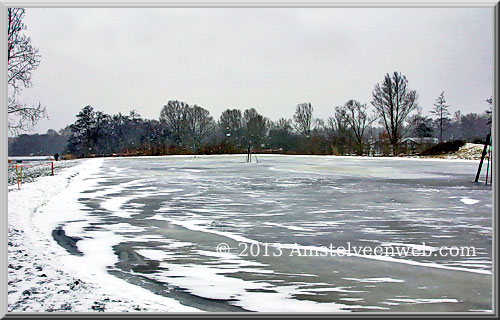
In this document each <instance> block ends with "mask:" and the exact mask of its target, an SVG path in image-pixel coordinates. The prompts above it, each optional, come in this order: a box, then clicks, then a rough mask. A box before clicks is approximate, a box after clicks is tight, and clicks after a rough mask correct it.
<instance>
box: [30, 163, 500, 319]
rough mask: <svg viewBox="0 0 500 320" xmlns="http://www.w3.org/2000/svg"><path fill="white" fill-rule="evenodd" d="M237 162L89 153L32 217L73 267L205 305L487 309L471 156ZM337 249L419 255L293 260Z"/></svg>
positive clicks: (486, 229) (483, 236)
mask: <svg viewBox="0 0 500 320" xmlns="http://www.w3.org/2000/svg"><path fill="white" fill-rule="evenodd" d="M245 158H246V156H245V155H237V156H198V157H196V158H194V157H193V156H172V157H143V158H114V159H98V160H96V161H97V163H98V164H99V165H98V166H96V167H95V168H94V170H90V171H88V172H86V173H84V174H86V179H85V180H84V183H81V184H79V185H70V186H69V187H68V189H67V190H66V191H65V193H64V194H63V195H61V198H60V199H56V201H53V202H52V203H49V204H48V205H47V206H45V207H44V208H43V212H42V214H38V215H36V216H35V222H36V223H37V224H39V225H40V226H41V227H42V228H44V229H45V230H46V232H51V233H52V235H53V236H54V238H55V239H57V241H58V242H59V243H60V244H61V245H63V246H64V247H65V248H66V249H67V250H68V252H69V253H71V254H72V255H74V256H75V257H78V259H80V260H78V261H82V263H85V265H84V266H85V268H87V267H88V268H89V270H101V269H102V271H103V273H106V274H107V275H110V276H111V275H112V276H115V277H119V278H122V279H125V280H126V281H128V282H130V283H133V284H136V285H140V286H142V287H144V288H147V289H149V290H151V291H153V292H155V293H157V294H161V295H164V296H168V297H173V298H175V299H177V300H178V301H180V302H181V303H183V304H185V305H188V306H192V307H196V308H199V309H202V310H207V311H246V310H248V311H281V312H287V311H288V312H301V311H302V312H315V311H317V312H336V311H370V312H373V311H417V312H418V311H429V312H430V311H432V312H437V311H485V310H491V308H492V301H491V299H492V294H491V292H492V282H491V281H492V277H491V267H492V263H491V261H492V258H491V255H492V252H491V245H492V191H491V185H488V186H484V185H483V184H475V183H473V182H472V181H473V179H474V177H475V172H476V169H477V161H442V160H419V159H402V158H401V159H400V158H398V159H387V158H358V157H320V156H278V155H268V156H265V155H260V156H258V160H259V163H255V162H253V163H246V162H245ZM61 199H63V200H61ZM61 201H64V204H61ZM49 217H50V218H49ZM219 243H225V244H227V245H228V246H229V247H230V248H231V250H230V253H218V252H216V247H217V245H218V244H219ZM252 243H253V252H250V247H251V245H252ZM265 244H268V252H267V253H268V254H267V255H266V254H265V252H264V248H265V247H264V246H265ZM348 244H349V245H350V246H352V247H358V248H359V247H366V246H370V247H372V248H374V247H376V246H382V247H388V246H396V247H401V248H423V249H426V250H427V251H426V252H427V253H429V254H427V255H426V256H394V257H380V256H373V255H372V256H359V255H355V256H320V255H318V254H316V255H311V254H310V255H307V256H306V255H303V256H299V255H297V251H295V252H293V250H294V248H302V249H306V248H307V249H311V250H319V252H322V251H321V250H323V249H324V248H325V247H328V246H330V245H333V246H334V247H339V246H343V247H346V246H347V245H348ZM245 246H246V247H247V249H248V250H246V253H247V256H241V255H240V253H245V252H243V250H244V249H245ZM443 246H446V247H453V246H455V247H462V246H468V247H470V246H473V247H474V248H475V256H455V257H453V256H451V255H450V252H449V251H446V250H445V251H443V252H445V253H448V254H447V255H446V256H444V255H441V254H437V250H438V248H440V247H443ZM257 247H258V248H259V249H260V252H259V254H258V255H256V256H252V253H256V252H255V250H256V249H257ZM278 248H281V251H280V252H281V255H279V256H275V255H273V254H277V252H278V251H277V250H278ZM302 252H304V251H302ZM75 261H76V260H75ZM82 266H83V265H82ZM85 268H83V269H85ZM93 272H94V271H93ZM95 272H98V271H95ZM110 290H112V288H110Z"/></svg>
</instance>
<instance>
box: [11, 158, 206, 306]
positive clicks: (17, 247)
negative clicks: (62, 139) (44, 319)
mask: <svg viewBox="0 0 500 320" xmlns="http://www.w3.org/2000/svg"><path fill="white" fill-rule="evenodd" d="M101 162H102V160H101V159H87V160H79V161H78V162H77V163H76V165H74V166H71V167H66V168H65V169H63V170H60V171H59V172H57V173H56V175H55V176H41V177H39V178H38V179H36V180H35V181H34V182H31V183H25V184H23V185H22V187H21V189H20V190H18V189H17V185H16V186H9V193H8V229H9V231H8V232H9V236H8V311H9V312H22V311H27V312H53V311H55V312H61V311H70V312H94V311H106V312H128V311H143V312H144V311H147V312H193V311H199V310H197V309H194V308H191V307H187V306H184V305H182V304H180V303H179V302H177V301H176V300H174V299H171V298H166V297H163V296H160V295H156V294H153V293H152V292H150V291H148V290H146V289H144V288H141V287H139V286H135V285H132V284H129V283H128V282H126V281H125V280H122V279H119V278H116V277H114V276H112V275H109V274H107V273H106V272H102V273H101V274H97V275H96V274H91V273H89V272H88V270H87V268H86V267H85V266H82V264H75V262H77V261H78V260H75V257H74V256H72V255H70V254H69V253H68V252H67V251H66V250H64V249H63V248H62V247H60V246H59V245H58V244H57V243H56V242H55V241H54V239H53V238H52V237H51V236H50V235H47V233H45V232H42V231H41V230H40V229H39V227H38V226H37V225H35V224H34V223H33V218H34V217H35V216H36V215H37V214H41V213H40V209H41V208H42V207H44V206H45V205H47V204H49V203H50V202H52V205H53V204H54V202H56V203H57V202H59V201H60V202H61V203H64V201H63V199H61V192H62V191H63V190H65V189H67V188H68V187H70V186H71V185H73V186H75V185H76V186H78V185H79V184H80V183H82V182H83V181H84V180H85V178H86V176H87V175H88V172H89V171H92V169H95V168H97V167H98V166H99V165H100V164H101ZM68 212H71V211H70V210H68ZM45 214H47V213H45ZM48 218H49V219H50V217H48Z"/></svg>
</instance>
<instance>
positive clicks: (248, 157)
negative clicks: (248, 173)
mask: <svg viewBox="0 0 500 320" xmlns="http://www.w3.org/2000/svg"><path fill="white" fill-rule="evenodd" d="M247 162H252V156H251V154H250V145H248V154H247Z"/></svg>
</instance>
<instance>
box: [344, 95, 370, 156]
mask: <svg viewBox="0 0 500 320" xmlns="http://www.w3.org/2000/svg"><path fill="white" fill-rule="evenodd" d="M344 108H345V111H346V113H345V117H346V121H347V123H348V124H349V127H350V128H351V131H352V133H353V135H354V138H355V140H356V146H357V150H356V151H357V154H358V155H362V154H363V137H364V135H365V131H366V128H368V126H369V125H371V124H372V123H373V122H374V121H375V120H376V119H377V118H376V117H370V116H369V115H368V108H367V106H366V104H361V103H360V102H358V101H356V100H349V101H347V103H346V104H345V105H344Z"/></svg>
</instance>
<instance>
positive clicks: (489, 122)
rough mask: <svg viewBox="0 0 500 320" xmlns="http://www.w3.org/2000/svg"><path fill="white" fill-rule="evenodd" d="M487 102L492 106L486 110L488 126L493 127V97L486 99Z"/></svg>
mask: <svg viewBox="0 0 500 320" xmlns="http://www.w3.org/2000/svg"><path fill="white" fill-rule="evenodd" d="M486 102H487V103H488V104H489V105H490V109H489V110H486V114H487V115H488V117H489V119H488V124H489V125H491V120H492V119H491V116H492V114H493V112H492V109H493V97H489V98H488V99H486Z"/></svg>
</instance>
